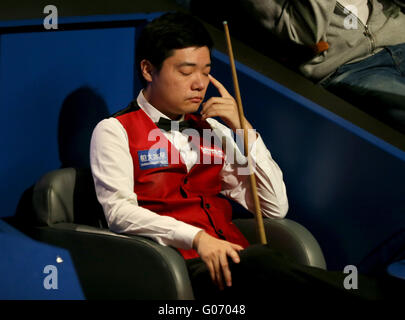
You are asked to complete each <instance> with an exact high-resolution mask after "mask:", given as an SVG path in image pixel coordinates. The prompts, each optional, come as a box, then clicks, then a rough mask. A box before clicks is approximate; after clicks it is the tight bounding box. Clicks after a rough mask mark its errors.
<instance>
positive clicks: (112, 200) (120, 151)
mask: <svg viewBox="0 0 405 320" xmlns="http://www.w3.org/2000/svg"><path fill="white" fill-rule="evenodd" d="M90 165H91V170H92V173H93V179H94V184H95V189H96V194H97V198H98V201H99V202H100V203H101V205H102V207H103V210H104V214H105V216H106V220H107V223H108V226H109V228H110V230H112V231H114V232H117V233H126V234H136V235H140V236H146V237H149V238H152V239H154V240H155V241H156V242H158V243H160V244H162V245H170V246H173V247H176V248H181V249H186V250H187V249H191V248H192V243H193V239H194V237H195V235H196V234H197V233H198V232H199V231H201V229H199V228H196V227H194V226H192V225H189V224H186V223H184V222H182V221H179V220H176V219H174V218H172V217H167V216H161V215H159V214H157V213H155V212H152V211H150V210H148V209H146V208H143V207H141V206H139V205H138V201H137V195H136V194H135V193H134V191H133V190H134V173H133V161H132V157H131V154H130V152H129V145H128V136H127V133H126V131H125V129H124V128H123V127H122V125H121V123H120V122H119V121H118V120H117V119H115V118H109V119H105V120H103V121H101V122H100V123H99V124H98V125H97V126H96V128H95V129H94V131H93V135H92V138H91V146H90Z"/></svg>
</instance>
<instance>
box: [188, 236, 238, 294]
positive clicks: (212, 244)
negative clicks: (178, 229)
mask: <svg viewBox="0 0 405 320" xmlns="http://www.w3.org/2000/svg"><path fill="white" fill-rule="evenodd" d="M193 248H194V249H195V250H197V252H198V254H199V255H200V257H201V259H202V260H203V261H204V262H205V264H206V265H207V267H208V270H209V271H210V275H211V279H212V281H213V282H214V283H215V284H216V285H217V286H218V287H219V289H220V290H223V289H224V280H225V283H226V285H227V286H228V287H230V286H232V276H231V271H230V270H229V265H228V256H229V257H231V258H232V260H233V262H235V263H239V262H240V258H239V254H238V252H239V251H240V250H243V247H241V246H240V245H237V244H234V243H231V242H228V241H224V240H220V239H216V238H214V237H212V236H210V235H209V234H208V233H206V232H204V231H200V232H199V233H198V234H197V235H196V236H195V238H194V241H193Z"/></svg>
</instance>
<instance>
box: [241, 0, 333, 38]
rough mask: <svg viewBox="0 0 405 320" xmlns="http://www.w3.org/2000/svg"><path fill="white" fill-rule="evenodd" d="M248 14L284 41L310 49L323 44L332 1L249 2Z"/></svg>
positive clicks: (259, 0)
mask: <svg viewBox="0 0 405 320" xmlns="http://www.w3.org/2000/svg"><path fill="white" fill-rule="evenodd" d="M249 4H250V6H249V7H248V9H247V10H248V14H250V15H252V16H255V17H257V19H258V21H259V23H261V24H262V25H263V26H264V27H265V28H268V29H270V30H271V31H273V32H274V33H275V34H277V35H279V36H280V37H282V38H284V39H290V40H292V41H294V42H296V43H298V44H303V45H314V44H315V43H317V42H318V41H320V40H325V35H326V31H327V29H328V27H329V24H330V19H331V16H332V14H333V11H334V9H335V6H336V1H335V0H334V1H332V0H327V1H325V0H290V1H262V0H249Z"/></svg>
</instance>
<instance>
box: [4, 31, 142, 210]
mask: <svg viewBox="0 0 405 320" xmlns="http://www.w3.org/2000/svg"><path fill="white" fill-rule="evenodd" d="M134 42H135V28H111V29H108V28H106V29H91V30H72V31H58V32H28V33H11V34H3V35H1V38H0V110H1V114H2V117H1V120H0V121H1V125H0V136H1V149H2V150H3V152H4V153H3V157H2V160H1V166H0V176H1V181H3V183H1V184H0V201H1V203H2V210H1V212H0V216H1V217H6V216H12V215H13V214H14V212H15V209H16V206H17V203H18V201H19V198H20V196H21V194H22V192H23V191H24V190H25V189H26V188H28V187H30V186H31V185H32V184H33V183H34V182H35V181H37V180H38V179H39V178H40V177H41V176H42V175H43V174H45V173H46V172H48V171H50V170H53V169H57V168H59V167H60V166H61V164H62V163H61V162H62V161H61V159H60V156H59V147H60V146H59V145H58V142H59V141H58V130H59V129H60V121H65V122H68V123H65V125H64V128H65V130H66V131H67V132H65V133H64V136H66V139H69V137H70V138H71V139H73V138H74V137H76V141H78V142H79V144H80V145H79V146H76V147H75V148H76V152H81V153H82V154H84V151H82V149H84V148H87V149H88V146H86V144H85V143H84V141H85V140H87V141H88V140H89V136H90V134H91V130H90V128H86V126H83V125H81V124H78V123H77V120H76V121H75V120H74V115H72V114H69V112H70V113H71V112H74V113H75V114H76V116H77V117H79V116H83V117H87V119H88V120H89V123H90V124H91V125H92V126H94V125H95V124H93V122H95V120H96V119H97V118H98V121H99V120H100V118H101V117H102V116H103V115H106V114H108V113H111V112H114V111H116V110H118V109H120V108H122V107H123V106H126V104H127V103H128V101H130V100H132V98H133V92H134V85H135V84H134V82H136V81H137V79H136V78H134ZM68 97H70V99H69V98H68ZM67 98H68V99H67ZM80 99H82V100H83V101H84V102H83V101H82V102H81V105H79V106H78V105H77V104H76V105H75V108H78V107H80V109H78V110H74V111H72V110H70V111H69V110H65V112H64V114H63V115H64V117H65V118H64V119H65V120H62V119H59V118H60V116H61V112H62V106H63V105H64V103H65V105H66V108H68V107H69V106H70V107H72V106H71V105H72V103H74V101H77V100H80ZM69 101H70V102H69ZM85 102H87V104H86V103H85ZM90 108H93V109H90ZM77 117H76V118H77ZM69 121H71V123H69ZM87 125H88V124H87ZM81 130H82V131H81ZM80 138H82V139H80ZM66 139H65V140H66ZM87 144H88V143H87ZM66 148H67V147H66ZM74 151H75V150H71V152H74ZM86 152H88V151H87V150H86ZM84 156H87V154H85V155H84ZM72 161H73V160H72Z"/></svg>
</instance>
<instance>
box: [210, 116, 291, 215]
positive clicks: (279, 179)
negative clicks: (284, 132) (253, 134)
mask: <svg viewBox="0 0 405 320" xmlns="http://www.w3.org/2000/svg"><path fill="white" fill-rule="evenodd" d="M207 121H208V120H207ZM209 121H210V125H211V127H212V128H213V130H214V132H215V133H216V135H217V136H218V135H219V136H221V137H222V138H221V139H222V141H223V147H224V149H225V164H224V166H223V168H222V171H221V176H222V191H221V193H222V194H223V195H225V196H226V197H228V198H230V199H232V200H235V201H236V202H238V203H239V204H241V205H242V206H243V207H245V208H246V209H247V210H249V211H250V212H252V213H254V212H255V208H254V202H253V197H252V194H251V187H250V178H249V174H250V172H249V169H248V166H247V158H246V157H245V156H244V154H243V153H242V152H241V151H240V150H241V149H242V150H243V147H241V148H240V147H238V145H243V143H239V141H238V139H236V142H235V139H234V134H233V132H232V130H231V129H229V128H228V127H226V126H224V125H222V124H220V123H219V122H218V121H216V120H214V119H209ZM240 140H242V139H240ZM248 145H249V146H248V148H249V150H250V151H249V152H250V155H251V158H252V168H253V172H254V174H255V177H256V184H257V192H258V196H259V202H260V208H261V211H262V214H263V216H265V217H268V218H284V217H285V215H286V214H287V211H288V199H287V192H286V187H285V184H284V181H283V173H282V171H281V169H280V168H279V166H278V165H277V163H276V162H275V161H274V160H273V158H272V156H271V154H270V151H269V150H268V149H267V147H266V146H265V144H264V142H263V140H262V138H261V136H260V135H259V134H257V138H256V140H255V141H249V144H248Z"/></svg>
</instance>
